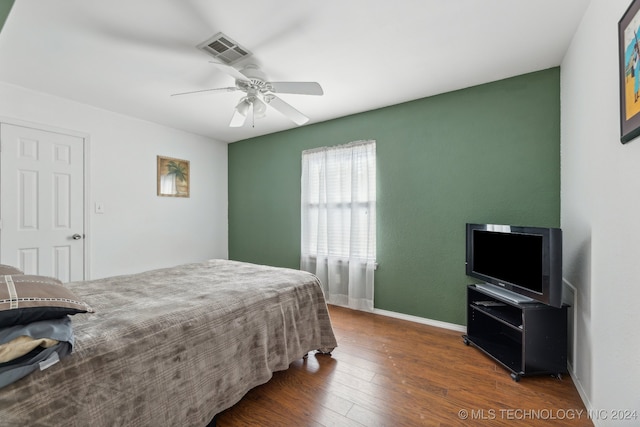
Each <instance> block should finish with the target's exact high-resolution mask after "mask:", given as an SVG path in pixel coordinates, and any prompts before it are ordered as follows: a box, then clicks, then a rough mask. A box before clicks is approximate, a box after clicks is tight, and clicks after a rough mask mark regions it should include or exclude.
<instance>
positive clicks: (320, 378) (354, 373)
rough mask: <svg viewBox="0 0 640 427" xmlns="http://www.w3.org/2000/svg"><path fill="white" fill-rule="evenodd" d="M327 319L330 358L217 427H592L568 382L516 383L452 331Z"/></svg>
mask: <svg viewBox="0 0 640 427" xmlns="http://www.w3.org/2000/svg"><path fill="white" fill-rule="evenodd" d="M329 310H330V314H331V320H332V323H333V327H334V331H335V333H336V337H337V340H338V348H336V349H335V350H334V352H333V354H332V355H331V356H326V355H320V354H313V353H310V354H309V357H308V358H307V359H302V360H298V361H295V362H294V363H293V364H292V365H291V366H290V368H289V369H288V370H286V371H282V372H276V373H275V374H274V376H273V378H272V379H271V380H270V381H269V382H268V383H266V384H264V385H262V386H259V387H256V388H255V389H253V390H251V391H250V392H249V393H248V394H247V395H246V396H245V397H244V398H243V399H242V400H241V401H240V402H239V403H237V404H236V405H235V406H233V407H232V408H230V409H228V410H226V411H224V412H222V413H220V414H219V415H218V417H217V426H218V427H230V426H310V427H317V426H340V427H342V426H345V427H350V426H357V427H362V426H368V427H369V426H394V427H395V426H469V425H481V426H514V425H516V426H517V425H522V426H536V425H545V426H548V425H558V426H592V425H593V423H592V422H591V421H590V420H589V418H588V416H587V411H586V410H585V407H584V405H583V403H582V401H581V399H580V397H579V395H578V392H577V391H576V388H575V386H574V384H573V382H572V380H571V377H569V375H568V374H567V375H565V376H563V378H562V379H561V380H558V379H556V378H553V377H551V376H543V377H524V378H522V380H521V381H520V382H518V383H516V382H514V381H513V380H512V379H511V377H510V376H509V373H508V372H507V371H506V370H505V369H503V368H502V367H501V366H498V365H497V364H496V363H495V362H494V361H493V360H491V359H490V358H488V357H487V356H485V355H484V354H483V353H481V352H480V351H479V350H477V349H475V348H473V347H467V346H465V345H464V343H463V341H462V338H461V335H462V334H461V333H459V332H454V331H449V330H445V329H440V328H436V327H432V326H427V325H422V324H418V323H414V322H408V321H404V320H399V319H394V318H389V317H385V316H380V315H375V314H370V313H363V312H359V311H354V310H349V309H345V308H341V307H335V306H330V307H329ZM581 411H582V412H581Z"/></svg>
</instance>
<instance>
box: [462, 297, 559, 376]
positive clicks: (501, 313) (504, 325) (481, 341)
mask: <svg viewBox="0 0 640 427" xmlns="http://www.w3.org/2000/svg"><path fill="white" fill-rule="evenodd" d="M462 338H463V340H464V343H465V344H466V345H473V346H474V347H476V348H478V349H480V350H482V351H483V352H484V353H485V354H487V355H488V356H489V357H491V358H492V359H494V360H495V361H496V362H498V363H499V364H501V365H502V366H504V367H505V368H507V369H508V370H509V371H510V372H511V378H513V380H514V381H516V382H517V381H520V378H521V377H523V376H526V375H542V374H551V375H555V376H556V377H557V378H562V374H563V373H565V372H567V306H563V307H561V308H555V307H551V306H548V305H545V304H542V303H516V302H513V301H510V300H509V299H507V298H503V297H501V296H500V295H496V294H494V293H491V292H489V291H487V290H485V289H482V288H481V287H478V286H476V285H469V286H468V287H467V334H466V335H463V336H462Z"/></svg>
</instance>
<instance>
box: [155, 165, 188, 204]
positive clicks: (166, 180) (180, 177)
mask: <svg viewBox="0 0 640 427" xmlns="http://www.w3.org/2000/svg"><path fill="white" fill-rule="evenodd" d="M189 174H190V171H189V160H181V159H174V158H172V157H163V156H158V196H164V197H189Z"/></svg>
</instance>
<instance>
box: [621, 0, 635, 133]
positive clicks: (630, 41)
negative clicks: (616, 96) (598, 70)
mask: <svg viewBox="0 0 640 427" xmlns="http://www.w3.org/2000/svg"><path fill="white" fill-rule="evenodd" d="M639 11H640V0H633V2H631V5H629V7H628V8H627V11H626V12H625V13H624V15H622V18H621V19H620V21H619V22H618V64H619V69H620V77H619V79H620V142H622V143H623V144H625V143H627V142H629V141H631V140H632V139H634V138H636V137H637V136H639V135H640V34H639V33H640V13H639Z"/></svg>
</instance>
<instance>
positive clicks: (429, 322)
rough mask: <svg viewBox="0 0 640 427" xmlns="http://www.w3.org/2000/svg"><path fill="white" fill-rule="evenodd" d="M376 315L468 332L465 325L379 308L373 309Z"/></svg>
mask: <svg viewBox="0 0 640 427" xmlns="http://www.w3.org/2000/svg"><path fill="white" fill-rule="evenodd" d="M373 313H374V314H379V315H381V316H387V317H394V318H396V319H401V320H408V321H409V322H415V323H422V324H423V325H429V326H435V327H438V328H444V329H450V330H452V331H457V332H463V333H466V332H467V327H466V326H463V325H457V324H455V323H448V322H442V321H440V320H433V319H427V318H424V317H418V316H412V315H411V314H404V313H396V312H395V311H387V310H381V309H379V308H374V309H373Z"/></svg>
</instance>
